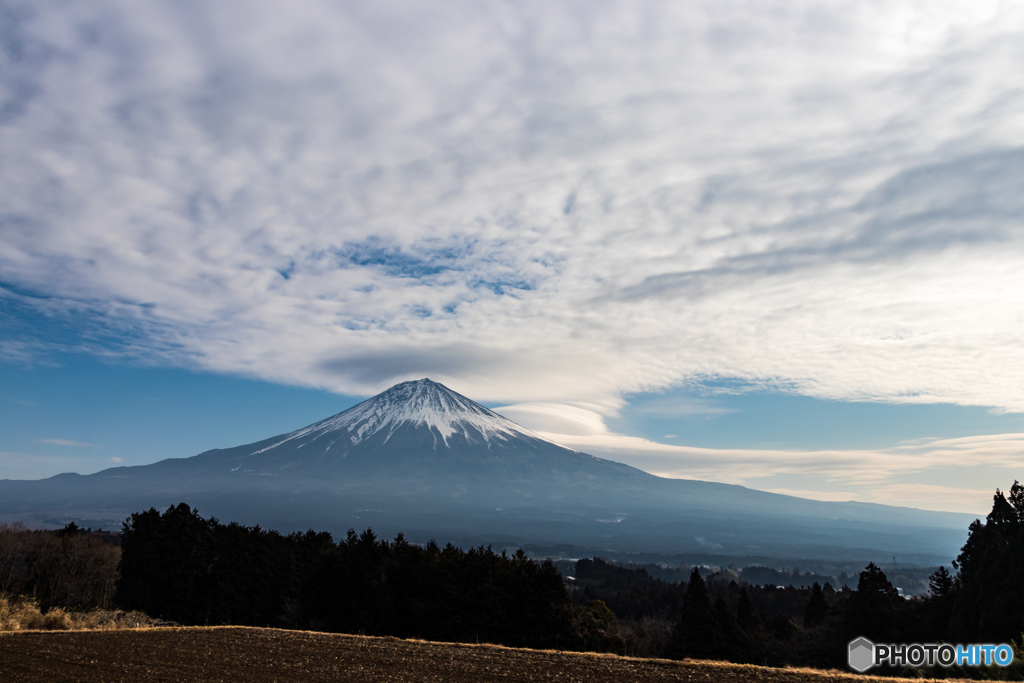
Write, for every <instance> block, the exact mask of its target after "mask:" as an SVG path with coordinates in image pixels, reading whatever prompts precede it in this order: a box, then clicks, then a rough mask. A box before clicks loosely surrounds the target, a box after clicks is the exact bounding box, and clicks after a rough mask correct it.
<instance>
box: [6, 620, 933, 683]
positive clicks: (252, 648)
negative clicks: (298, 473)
mask: <svg viewBox="0 0 1024 683" xmlns="http://www.w3.org/2000/svg"><path fill="white" fill-rule="evenodd" d="M554 680H557V681H588V682H589V681H601V682H603V681H609V682H611V681H615V682H616V683H618V682H620V681H693V682H699V683H705V682H712V681H735V682H737V683H754V682H755V681H756V682H758V683H846V682H849V683H869V682H870V681H885V683H894V681H896V680H897V679H892V678H889V679H876V678H870V677H867V676H853V675H847V674H841V673H836V672H817V671H812V670H808V669H769V668H764V667H757V666H748V665H739V664H723V663H716V662H711V663H709V662H696V661H689V660H686V661H682V662H674V661H668V660H650V659H630V658H627V657H616V656H609V655H594V654H579V653H570V652H551V651H538V650H520V649H513V648H505V647H498V646H493V645H460V644H451V643H430V642H424V641H418V640H399V639H396V638H371V637H364V636H348V635H336V634H328V633H310V632H307V631H282V630H277V629H264V628H241V627H216V628H158V629H144V630H124V631H70V632H52V631H50V632H42V631H22V632H13V633H0V681H3V682H4V683H36V682H39V683H57V682H61V681H89V682H95V683H99V682H106V681H124V682H126V683H127V682H132V683H150V682H157V681H253V682H254V683H262V682H269V681H474V682H475V681H554ZM916 683H921V680H920V679H918V680H917V681H916ZM946 683H948V681H947V682H946Z"/></svg>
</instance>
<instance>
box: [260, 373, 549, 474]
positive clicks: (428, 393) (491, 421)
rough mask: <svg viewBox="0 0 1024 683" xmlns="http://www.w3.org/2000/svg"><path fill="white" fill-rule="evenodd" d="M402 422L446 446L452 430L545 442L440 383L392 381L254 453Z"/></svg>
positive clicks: (356, 436) (469, 436) (361, 434)
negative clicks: (437, 437)
mask: <svg viewBox="0 0 1024 683" xmlns="http://www.w3.org/2000/svg"><path fill="white" fill-rule="evenodd" d="M402 426H410V427H417V426H425V427H427V428H429V429H431V430H432V431H436V432H437V433H438V434H440V436H441V439H442V440H443V441H444V443H445V444H446V445H447V443H448V439H449V437H451V436H452V435H453V434H462V435H463V436H464V437H465V438H466V440H467V441H470V442H473V441H478V440H479V439H481V438H482V439H483V442H484V443H485V444H486V443H490V442H491V440H492V439H494V440H500V441H508V440H510V439H521V438H523V437H527V438H529V439H536V440H542V441H546V439H543V438H542V437H540V436H538V435H536V434H534V433H533V432H531V431H529V430H527V429H525V428H523V427H520V426H519V425H517V424H516V423H515V422H512V421H511V420H509V419H508V418H504V417H502V416H501V415H498V414H497V413H495V412H494V411H492V410H488V409H487V408H485V407H483V406H482V405H480V404H479V403H476V402H474V401H471V400H470V399H468V398H466V397H465V396H463V395H461V394H458V393H456V392H454V391H452V390H451V389H449V388H448V387H446V386H444V385H443V384H439V383H437V382H434V381H431V380H430V379H427V378H424V379H420V380H416V381H413V382H402V383H401V384H396V385H395V386H393V387H391V388H390V389H388V390H387V391H385V392H383V393H380V394H377V395H376V396H374V397H373V398H370V399H367V400H366V401H363V402H362V403H360V404H359V405H357V406H353V407H351V408H349V409H348V410H346V411H345V412H343V413H338V414H337V415H335V416H333V417H329V418H327V419H326V420H322V421H320V422H317V423H315V424H312V425H310V426H308V427H305V428H303V429H300V430H298V431H295V432H292V433H291V434H288V435H286V436H285V438H284V439H282V440H281V441H279V442H277V443H275V444H273V445H272V446H268V447H267V448H265V449H263V450H261V451H257V452H258V453H260V452H263V451H266V450H270V449H271V448H276V447H277V446H279V445H281V444H283V443H285V442H287V441H291V440H293V439H300V438H304V437H312V439H308V440H315V439H319V438H320V437H328V438H329V439H330V440H331V443H332V444H333V443H334V442H336V441H338V440H339V438H342V437H344V436H347V437H348V439H349V440H350V441H351V443H352V444H353V445H354V444H358V443H359V442H360V441H363V440H364V439H367V438H369V437H371V436H373V435H374V434H376V433H377V432H380V431H384V430H386V431H387V437H388V438H390V436H391V434H392V433H394V431H395V430H396V429H398V428H399V427H402ZM339 432H340V433H339ZM329 447H330V446H328V448H329ZM254 455H255V454H254Z"/></svg>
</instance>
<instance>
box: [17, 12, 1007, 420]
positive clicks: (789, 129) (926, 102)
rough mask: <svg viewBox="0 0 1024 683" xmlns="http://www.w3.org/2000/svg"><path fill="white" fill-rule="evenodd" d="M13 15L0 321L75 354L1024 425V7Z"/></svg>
mask: <svg viewBox="0 0 1024 683" xmlns="http://www.w3.org/2000/svg"><path fill="white" fill-rule="evenodd" d="M0 22H2V26H3V31H2V39H0V283H2V285H3V287H2V289H0V294H2V297H0V304H3V305H5V306H6V307H7V308H8V309H11V310H22V309H24V310H31V311H34V312H36V313H38V314H39V315H43V316H47V317H48V319H57V320H67V321H70V322H69V323H68V324H69V325H71V326H73V327H75V328H76V329H82V330H85V332H83V333H82V334H83V336H82V337H81V338H79V339H71V340H68V341H66V345H67V346H69V347H72V348H85V349H88V350H90V351H92V352H94V353H99V354H110V355H114V356H118V355H121V356H124V355H127V356H132V357H135V358H140V359H145V360H147V361H148V362H158V363H171V364H179V365H184V366H187V367H195V368H201V369H205V370H211V371H216V372H226V373H238V374H243V375H248V376H255V377H260V378H264V379H267V380H271V381H275V382H287V383H294V384H301V385H310V386H319V387H325V388H329V389H332V390H336V391H341V392H346V393H349V394H369V393H372V392H375V391H378V390H380V389H382V388H384V387H386V386H388V385H389V384H392V383H394V382H396V381H400V380H403V379H409V378H415V377H422V376H430V377H432V378H434V379H437V380H439V381H443V382H446V383H450V384H452V385H454V386H457V387H458V388H459V390H460V391H461V392H463V393H466V394H468V395H470V396H473V397H474V398H478V399H481V400H495V401H534V402H536V401H541V402H543V401H548V402H569V403H572V402H580V401H584V402H591V403H593V404H594V405H597V406H600V407H601V410H603V411H605V412H607V411H609V410H614V409H615V407H616V406H618V405H621V397H622V396H623V395H625V394H628V393H630V392H640V391H651V390H657V389H661V388H665V387H670V386H676V385H680V384H683V383H687V382H700V381H702V380H704V379H708V378H715V377H729V378H738V379H740V380H743V381H746V382H750V383H754V384H758V385H763V386H771V387H777V388H780V389H782V390H786V391H794V392H800V393H803V394H807V395H810V396H817V397H825V398H834V399H844V400H864V399H871V400H884V401H915V402H951V403H958V404H965V405H967V404H970V405H984V406H992V407H995V408H996V409H1000V410H1006V411H1021V410H1024V393H1022V391H1021V387H1022V386H1024V347H1022V345H1021V344H1020V339H1021V338H1022V336H1024V317H1022V314H1021V311H1024V231H1022V230H1021V217H1022V216H1024V194H1022V193H1021V192H1020V187H1021V181H1022V179H1024V125H1022V121H1024V117H1022V113H1024V112H1022V108H1024V90H1022V88H1021V81H1022V80H1024V36H1022V32H1024V10H1022V9H1021V8H1020V7H1019V6H1017V5H1014V4H1012V3H977V2H972V3H968V2H945V3H943V2H898V3H892V2H885V3H883V2H861V3H852V4H851V3H847V4H834V3H815V2H767V3H758V4H756V5H751V4H750V3H746V2H738V1H737V2H732V1H729V0H726V1H724V2H723V1H718V0H716V1H715V2H691V3H673V2H654V1H651V2H643V3H634V2H602V1H599V2H589V1H588V2H558V3H551V2H544V3H541V2H515V3H512V2H495V3H486V4H483V5H481V4H479V3H470V2H447V3H440V4H438V3H433V4H422V3H407V2H387V1H383V2H373V3H358V2H357V3H340V4H339V3H332V2H313V1H308V2H294V3H288V5H287V7H285V6H284V5H282V4H280V3H272V2H246V3H239V2H229V1H224V2H217V3H201V2H188V1H183V2H158V1H156V0H133V1H132V2H119V1H116V0H97V1H96V2H90V3H87V4H74V5H68V4H67V3H62V2H47V1H43V0H40V1H34V2H23V3H21V2H6V3H4V4H3V9H2V10H0ZM51 343H52V340H48V339H41V338H40V336H39V335H38V334H37V333H34V332H33V330H31V329H28V330H22V331H16V332H12V333H10V334H8V339H6V340H4V341H3V343H2V344H0V356H2V357H4V358H7V359H9V360H16V361H19V362H27V360H26V359H31V358H43V357H45V355H46V353H47V349H48V346H47V345H48V344H51Z"/></svg>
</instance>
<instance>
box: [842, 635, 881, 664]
mask: <svg viewBox="0 0 1024 683" xmlns="http://www.w3.org/2000/svg"><path fill="white" fill-rule="evenodd" d="M847 661H848V662H849V664H850V668H851V669H853V670H854V671H856V672H857V673H864V672H865V671H867V670H868V669H870V668H871V667H872V666H874V664H875V644H874V643H872V642H871V641H870V640H868V639H867V638H863V637H862V638H858V639H857V640H851V641H850V653H849V657H848V659H847Z"/></svg>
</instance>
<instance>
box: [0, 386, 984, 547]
mask: <svg viewBox="0 0 1024 683" xmlns="http://www.w3.org/2000/svg"><path fill="white" fill-rule="evenodd" d="M181 501H187V502H189V503H190V504H193V505H196V506H201V507H202V508H203V510H204V511H205V512H207V513H213V514H216V515H217V516H218V517H220V518H223V519H233V520H237V521H240V522H243V523H249V524H255V523H258V524H261V525H263V526H264V527H273V528H278V529H281V530H305V529H307V528H318V529H326V530H330V531H333V532H344V531H345V530H346V529H347V528H348V527H349V526H369V525H372V526H373V527H374V529H375V530H378V531H379V532H382V533H397V532H398V531H402V532H405V533H406V535H407V537H412V536H411V535H410V534H412V533H413V532H415V533H418V534H421V535H423V536H424V537H425V538H424V539H423V540H426V538H429V537H436V536H447V537H449V538H463V539H469V540H470V541H471V542H473V543H477V542H484V541H488V542H490V541H491V540H494V541H498V540H501V539H504V540H508V539H509V538H513V539H520V540H526V541H537V542H546V543H574V544H576V545H583V544H591V545H595V547H597V548H609V547H621V548H626V547H629V548H634V549H640V550H644V549H646V550H651V549H656V548H657V549H661V550H665V551H666V552H667V551H670V550H677V551H682V550H685V549H687V548H689V549H691V550H692V549H696V548H700V549H707V547H717V548H721V549H722V550H723V551H727V552H732V553H733V554H742V553H747V554H751V555H762V554H765V553H768V554H771V553H773V552H774V553H777V554H785V555H788V556H797V555H796V554H794V553H799V552H805V554H810V555H813V554H815V553H817V554H821V553H825V554H832V555H843V554H845V553H849V552H852V551H853V549H854V548H867V549H869V550H871V552H876V553H877V557H879V558H881V557H888V556H889V554H899V555H900V556H903V557H906V556H907V555H908V554H914V553H916V554H918V555H921V556H922V557H931V558H933V559H934V560H939V561H942V562H948V561H949V558H951V557H953V556H955V554H956V551H957V550H958V548H959V546H960V545H961V544H962V542H963V539H964V538H966V529H967V525H968V524H969V522H970V521H971V519H973V517H971V516H968V515H960V514H957V513H933V512H928V511H921V510H914V509H912V508H897V507H889V506H872V505H870V504H862V503H832V502H824V501H812V500H806V499H802V498H797V497H793V496H784V495H780V494H773V493H768V492H764V491H757V490H754V489H747V488H744V487H740V486H735V485H728V484H719V483H715V482H703V481H696V480H682V479H665V478H661V477H657V476H655V475H652V474H649V473H647V472H643V471H642V470H639V469H636V468H633V467H630V466H629V465H625V464H623V463H618V462H614V461H611V460H605V459H602V458H598V457H595V456H592V455H589V454H587V453H581V452H579V451H575V450H572V449H568V448H565V447H563V446H560V445H558V444H556V443H554V442H552V441H549V440H547V439H544V438H543V437H540V436H539V435H536V434H534V433H532V432H530V431H529V430H527V429H525V428H523V427H521V426H520V425H517V424H516V423H514V422H513V421H511V420H508V419H507V418H505V417H503V416H501V415H499V414H497V413H495V412H494V411H491V410H490V409H488V408H485V407H484V406H481V405H479V404H477V403H475V402H474V401H472V400H471V399H469V398H467V397H465V396H462V395H461V394H458V393H457V392H454V391H452V390H451V389H449V388H448V387H445V386H444V385H442V384H439V383H436V382H433V381H431V380H429V379H426V378H424V379H421V380H417V381H413V382H404V383H401V384H398V385H395V386H394V387H391V388H390V389H388V390H386V391H384V392H381V393H380V394H378V395H376V396H374V397H371V398H369V399H367V400H366V401H364V402H362V403H360V404H358V405H356V406H353V407H351V408H349V409H347V410H345V411H342V412H341V413H338V414H336V415H333V416H331V417H328V418H326V419H324V420H320V421H318V422H315V423H313V424H310V425H308V426H306V427H303V428H301V429H297V430H294V431H292V432H288V433H286V434H281V435H278V436H273V437H270V438H267V439H263V440H261V441H257V442H254V443H251V444H245V445H242V446H236V447H234V448H226V449H214V450H211V451H206V452H204V453H200V454H198V455H195V456H192V457H189V458H170V459H167V460H162V461H160V462H157V463H153V464H150V465H140V466H133V467H116V468H110V469H107V470H103V471H101V472H97V473H95V474H90V475H58V476H57V477H52V478H50V479H45V480H39V481H22V482H18V481H11V480H4V481H0V519H4V518H6V519H13V518H15V516H18V517H20V518H22V521H29V522H31V521H32V520H33V519H34V520H36V521H37V523H42V522H46V520H63V519H68V520H69V521H70V519H71V518H74V519H76V520H77V521H79V522H80V523H83V522H86V523H87V522H88V520H90V519H95V520H97V522H96V523H97V524H101V523H102V524H110V523H111V522H113V523H115V524H116V523H117V522H118V521H120V520H123V519H124V518H125V517H126V516H127V515H128V514H130V513H131V512H135V511H138V510H139V509H145V508H148V507H150V506H154V507H158V508H163V507H166V506H169V505H173V504H176V503H178V502H181ZM47 523H52V522H47ZM766 549H767V550H766ZM801 549H802V550H801ZM929 561H933V560H929Z"/></svg>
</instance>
